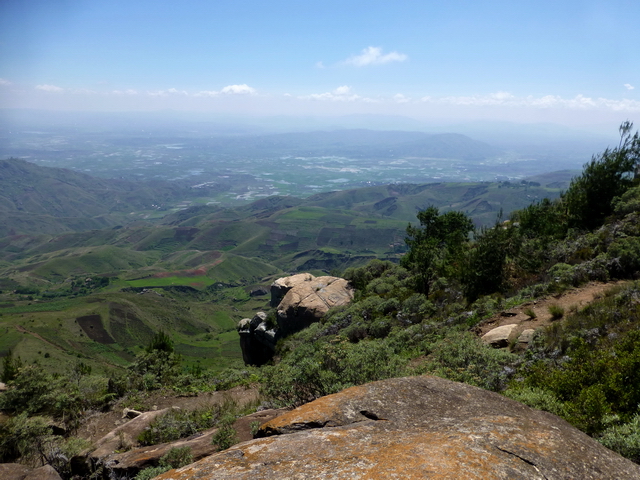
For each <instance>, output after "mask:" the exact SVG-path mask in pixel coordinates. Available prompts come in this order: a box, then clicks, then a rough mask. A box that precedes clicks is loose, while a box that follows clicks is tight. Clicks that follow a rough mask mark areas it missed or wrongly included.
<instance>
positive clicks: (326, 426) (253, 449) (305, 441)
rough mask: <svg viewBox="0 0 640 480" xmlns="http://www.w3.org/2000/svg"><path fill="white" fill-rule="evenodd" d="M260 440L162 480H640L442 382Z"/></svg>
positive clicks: (637, 473) (292, 424) (346, 403)
mask: <svg viewBox="0 0 640 480" xmlns="http://www.w3.org/2000/svg"><path fill="white" fill-rule="evenodd" d="M259 434H260V435H263V436H265V438H259V439H256V440H252V441H249V442H244V443H241V444H238V445H236V446H234V447H232V448H230V449H228V450H225V451H223V452H219V453H217V454H214V455H211V456H209V457H207V458H205V459H203V460H200V461H199V462H197V463H194V464H191V465H188V466H186V467H183V468H181V469H178V470H171V471H169V472H167V473H165V474H162V475H160V476H159V477H157V478H158V479H163V480H169V479H171V480H187V479H189V480H192V479H193V480H196V479H256V478H299V479H302V478H304V479H345V478H349V479H382V478H385V479H386V478H397V479H423V478H429V479H445V478H446V479H462V478H464V479H483V480H487V479H540V480H552V479H553V480H555V479H567V480H568V479H584V480H596V479H597V480H604V479H622V478H625V479H627V478H629V479H631V478H640V466H639V465H636V464H635V463H633V462H631V461H630V460H627V459H625V458H623V457H621V456H619V455H618V454H616V453H614V452H612V451H610V450H608V449H606V448H605V447H603V446H602V445H600V444H599V443H598V442H596V441H595V440H593V439H591V438H590V437H589V436H587V435H585V434H584V433H582V432H580V431H579V430H577V429H575V428H573V427H572V426H571V425H569V424H568V423H567V422H565V421H564V420H562V419H560V418H558V417H556V416H554V415H551V414H548V413H545V412H541V411H539V410H534V409H532V408H529V407H527V406H525V405H523V404H521V403H518V402H515V401H513V400H509V399H507V398H505V397H502V396H501V395H498V394H496V393H492V392H488V391H486V390H482V389H479V388H476V387H471V386H469V385H465V384H461V383H455V382H450V381H448V380H443V379H441V378H437V377H428V376H424V377H411V378H398V379H390V380H384V381H380V382H375V383H370V384H367V385H363V386H359V387H353V388H349V389H347V390H344V391H343V392H340V393H338V394H335V395H329V396H326V397H323V398H320V399H318V400H316V401H314V402H311V403H309V404H306V405H303V406H302V407H299V408H297V409H295V410H292V411H291V412H289V413H286V414H284V415H282V416H280V417H278V418H276V419H274V420H272V421H270V422H267V423H266V424H264V425H263V426H262V427H261V430H260V432H259Z"/></svg>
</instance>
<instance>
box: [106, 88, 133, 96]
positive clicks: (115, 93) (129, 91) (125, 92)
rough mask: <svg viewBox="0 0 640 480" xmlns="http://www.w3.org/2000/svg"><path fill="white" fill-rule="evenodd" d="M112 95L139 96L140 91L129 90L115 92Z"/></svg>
mask: <svg viewBox="0 0 640 480" xmlns="http://www.w3.org/2000/svg"><path fill="white" fill-rule="evenodd" d="M111 93H112V94H114V95H137V94H138V91H137V90H134V89H132V88H129V89H128V90H114V91H112V92H111Z"/></svg>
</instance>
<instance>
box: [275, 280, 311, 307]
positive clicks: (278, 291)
mask: <svg viewBox="0 0 640 480" xmlns="http://www.w3.org/2000/svg"><path fill="white" fill-rule="evenodd" d="M314 278H315V277H314V276H313V275H311V274H310V273H299V274H297V275H291V276H289V277H282V278H278V279H277V280H276V281H274V282H273V283H272V284H271V306H272V307H277V306H278V305H280V302H281V301H282V299H283V298H284V296H285V295H286V294H287V293H288V292H289V290H291V289H292V288H293V287H295V286H297V285H300V284H302V283H304V282H310V281H311V280H313V279H314Z"/></svg>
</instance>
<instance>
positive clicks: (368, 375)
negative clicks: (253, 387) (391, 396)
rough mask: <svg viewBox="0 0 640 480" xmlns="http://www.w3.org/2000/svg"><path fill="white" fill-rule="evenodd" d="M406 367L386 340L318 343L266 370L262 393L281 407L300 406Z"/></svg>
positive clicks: (300, 348) (309, 344) (304, 347)
mask: <svg viewBox="0 0 640 480" xmlns="http://www.w3.org/2000/svg"><path fill="white" fill-rule="evenodd" d="M405 364H406V359H403V358H401V357H399V356H398V355H396V354H395V352H394V351H393V350H392V349H391V348H390V347H389V346H388V344H386V343H385V341H384V340H364V341H361V342H359V343H355V344H353V343H350V342H348V341H346V340H344V341H339V340H337V341H335V342H327V341H324V340H318V341H315V342H313V343H305V344H301V345H299V346H298V347H297V348H295V349H294V350H292V351H290V352H288V354H287V355H286V356H285V357H284V358H283V360H282V361H281V362H280V363H279V364H277V365H275V366H267V367H263V371H264V382H263V383H262V393H263V394H264V395H265V396H266V397H267V398H269V399H271V400H272V401H274V402H275V403H277V404H280V405H300V404H303V403H306V402H309V401H311V400H314V399H316V398H318V397H321V396H323V395H328V394H330V393H336V392H339V391H340V390H343V389H345V388H347V387H351V386H353V385H361V384H363V383H367V382H371V381H374V380H381V379H383V378H390V377H395V376H399V375H401V374H402V372H404V365H405Z"/></svg>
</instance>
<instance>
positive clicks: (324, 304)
mask: <svg viewBox="0 0 640 480" xmlns="http://www.w3.org/2000/svg"><path fill="white" fill-rule="evenodd" d="M351 300H353V289H352V288H351V287H350V285H349V282H348V281H347V280H345V279H343V278H338V277H330V276H323V277H314V276H313V275H311V274H310V273H300V274H298V275H292V276H290V277H283V278H279V279H277V280H276V281H275V282H273V284H272V285H271V306H272V307H277V308H276V315H275V318H274V319H272V320H271V321H270V319H269V318H268V317H267V315H266V314H265V313H264V312H258V313H256V314H255V315H254V317H253V318H244V319H242V320H240V322H239V323H238V333H239V334H240V346H241V348H242V357H243V359H244V362H245V363H246V364H248V365H263V364H265V363H266V362H268V361H269V360H270V359H271V358H272V357H273V353H274V352H275V345H276V342H277V341H278V339H279V338H281V337H285V336H287V335H291V334H292V333H295V332H298V331H300V330H302V329H304V328H306V327H308V326H309V325H311V324H312V323H314V322H317V321H319V320H320V319H321V318H322V317H323V316H324V315H325V314H326V313H327V311H328V310H329V309H330V308H332V307H337V306H340V305H346V304H348V303H350V302H351Z"/></svg>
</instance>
